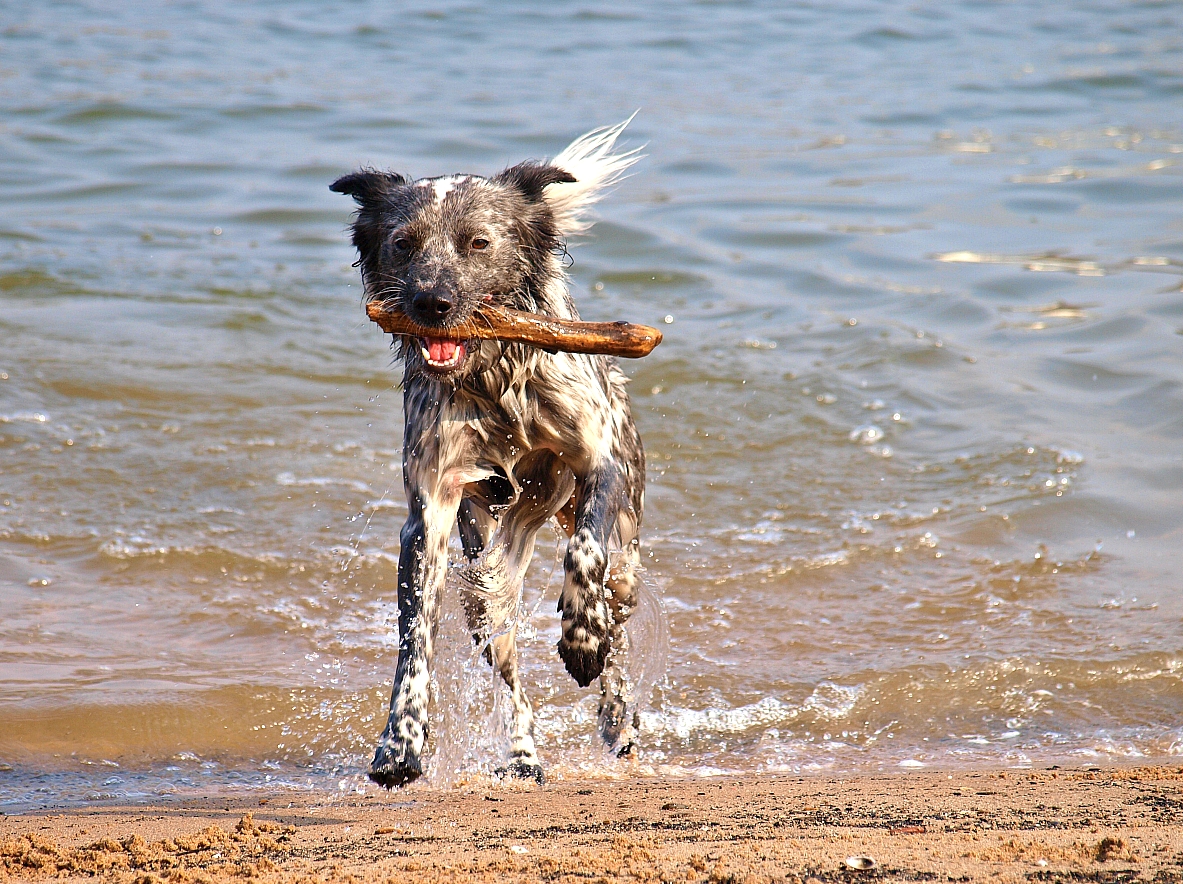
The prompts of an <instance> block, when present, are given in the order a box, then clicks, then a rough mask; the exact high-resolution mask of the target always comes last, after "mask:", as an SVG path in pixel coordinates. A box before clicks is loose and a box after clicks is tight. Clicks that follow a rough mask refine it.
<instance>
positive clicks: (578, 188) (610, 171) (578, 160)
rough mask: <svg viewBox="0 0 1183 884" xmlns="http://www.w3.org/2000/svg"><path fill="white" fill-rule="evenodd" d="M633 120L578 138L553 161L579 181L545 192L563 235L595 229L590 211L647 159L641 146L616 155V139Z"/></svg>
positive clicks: (593, 131)
mask: <svg viewBox="0 0 1183 884" xmlns="http://www.w3.org/2000/svg"><path fill="white" fill-rule="evenodd" d="M633 116H636V114H633ZM632 121H633V117H629V118H628V119H627V120H625V121H624V122H623V123H617V124H616V125H615V126H604V127H602V128H600V129H593V130H592V131H591V132H588V133H587V134H586V135H584V136H582V137H580V138H577V139H575V141H573V142H571V144H569V145H568V146H567V147H565V148H564V149H563V151H562V153H560V154H559V155H558V156H557V157H555V158H554V159H553V160H551V161H550V164H551V165H552V166H556V167H558V168H560V169H563V170H564V171H566V172H570V173H571V174H572V175H573V176H575V179H576V180H575V181H573V182H571V183H559V184H552V185H550V186H549V187H547V188H546V190H545V191H543V198H544V199H545V200H546V201H547V203H548V204H549V205H550V208H551V211H552V212H554V215H555V221H556V222H557V224H558V228H559V233H560V234H561V235H563V236H569V235H571V234H575V233H583V232H584V231H586V230H587V229H588V228H589V227H591V226H592V220H591V219H590V218H588V217H587V215H586V213H587V210H588V209H589V208H590V207H591V206H592V205H594V204H595V203H596V202H598V201H599V200H600V198H601V197H602V196H603V195H604V191H605V190H606V189H607V188H609V187H611V186H612V185H613V184H615V183H616V182H618V181H619V180H620V179H621V178H622V177H623V176H624V173H625V171H627V169H628V168H629V166H631V165H632V164H633V163H635V162H636V161H637V160H639V159H641V157H642V156H643V154H642V153H641V148H639V147H638V148H634V149H633V150H630V151H625V152H624V153H618V154H614V153H612V148H613V147H615V145H616V139H617V138H619V137H620V133H621V132H623V131H624V127H625V126H627V125H628V124H629V123H631V122H632Z"/></svg>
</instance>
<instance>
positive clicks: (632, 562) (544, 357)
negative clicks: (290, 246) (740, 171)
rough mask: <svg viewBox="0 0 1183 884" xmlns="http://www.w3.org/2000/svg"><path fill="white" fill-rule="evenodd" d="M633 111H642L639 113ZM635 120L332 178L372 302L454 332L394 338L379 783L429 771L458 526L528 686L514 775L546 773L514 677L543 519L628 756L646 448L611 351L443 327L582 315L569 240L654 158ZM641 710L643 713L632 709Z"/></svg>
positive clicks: (611, 733) (373, 772) (481, 617)
mask: <svg viewBox="0 0 1183 884" xmlns="http://www.w3.org/2000/svg"><path fill="white" fill-rule="evenodd" d="M626 122H627V121H626ZM625 125H626V123H622V124H620V125H618V126H614V127H610V128H605V129H600V130H596V131H594V132H591V133H589V134H587V135H585V136H584V137H582V138H580V139H578V140H577V141H575V142H574V143H573V144H571V145H570V146H569V147H568V148H566V149H565V150H564V151H563V152H562V153H560V154H559V155H558V156H557V157H555V159H554V160H552V161H550V162H525V163H521V164H520V165H517V166H513V167H511V168H509V169H506V170H505V171H503V172H501V173H500V174H497V175H494V176H492V177H491V178H485V177H482V176H478V175H453V176H449V177H444V178H425V179H420V180H417V181H411V180H408V179H407V178H404V177H403V176H401V175H396V174H394V173H392V172H378V171H373V170H364V169H363V170H362V171H359V172H355V173H353V174H351V175H346V176H344V177H343V178H340V179H338V180H337V181H335V182H334V183H333V184H332V186H331V187H332V190H334V191H336V192H338V193H347V194H349V195H351V196H352V197H353V198H354V199H355V200H356V201H357V203H358V206H359V209H358V212H357V218H356V221H355V222H354V224H353V243H354V245H355V246H357V250H358V254H359V262H358V263H359V266H360V267H361V273H362V280H363V282H364V285H365V291H366V297H367V299H368V300H371V301H392V302H394V303H395V304H396V305H397V306H398V307H400V308H401V309H402V310H403V311H405V312H406V313H407V314H408V315H409V316H410V317H411V318H412V319H414V320H415V321H416V322H417V323H419V324H420V325H422V326H425V327H427V328H438V329H440V331H441V337H439V338H434V337H425V338H421V339H412V338H407V337H396V338H395V341H396V344H397V346H398V348H399V350H398V355H399V357H400V358H401V360H402V362H403V364H404V375H403V410H404V419H405V424H406V428H405V433H404V439H403V482H404V485H405V489H406V495H407V507H408V510H409V515H408V518H407V521H406V524H405V525H404V526H403V529H402V535H401V540H402V550H401V552H400V555H399V565H398V606H399V652H398V666H397V669H396V670H395V675H394V691H393V693H392V695H391V698H390V717H389V720H388V721H387V724H386V729H385V730H384V731H383V732H382V736H381V739H380V741H379V744H378V749H377V752H376V753H375V755H374V761H373V763H372V765H371V766H370V778H371V779H373V780H374V781H375V782H377V783H380V784H381V785H383V786H386V787H388V788H390V787H394V786H401V785H403V784H405V783H408V782H410V781H411V780H414V779H415V778H416V777H418V776H419V775H420V774H421V773H422V772H423V765H422V761H421V759H422V756H423V751H424V745H425V743H426V740H427V732H428V721H427V707H428V699H429V693H430V666H431V656H432V643H433V640H434V634H435V631H436V627H437V624H438V610H439V598H440V593H441V590H442V589H443V586H444V578H445V573H446V571H447V568H448V538H449V535H450V534H451V529H452V525H453V524H457V525H458V527H459V533H460V538H461V541H462V543H463V547H464V552H465V556H466V558H467V560H468V564H467V566H466V568H465V569H464V573H463V579H462V580H461V581H460V582H461V584H462V595H463V602H464V607H465V610H466V612H467V616H468V620H469V626H470V628H471V630H472V632H473V633H474V635H475V636H476V637H477V640H478V641H487V642H488V643H489V644H488V648H487V652H488V656H489V659H490V661H491V662H492V663H493V664H494V665H495V666H496V667H497V669H498V671H499V672H500V673H501V677H502V678H503V679H504V680H505V683H506V685H507V686H508V687H509V690H510V693H511V695H512V698H513V724H512V731H511V745H510V762H509V765H508V768H507V770H508V771H509V772H510V773H512V774H514V775H516V776H519V777H525V778H534V779H536V780H538V781H539V782H541V781H542V779H543V775H542V767H541V765H540V764H539V763H538V756H537V754H536V752H535V747H534V738H533V729H534V714H533V711H532V709H531V708H530V701H529V700H528V699H527V697H526V694H525V692H524V691H523V689H522V685H521V682H520V680H519V677H518V668H517V648H516V645H515V628H514V623H513V612H514V611H515V610H516V606H517V604H518V599H519V593H520V591H521V584H522V577H523V574H524V572H525V570H526V566H527V564H528V563H529V560H530V557H531V555H532V553H533V550H534V538H535V534H536V533H537V531H538V529H539V528H540V527H541V526H542V525H543V524H544V523H545V522H546V521H547V520H548V519H551V518H557V519H558V521H559V523H560V524H561V525H562V526H563V528H564V529H565V530H566V532H567V533H568V534H569V535H570V540H569V541H568V544H567V552H566V556H565V558H564V560H563V570H564V580H563V590H562V595H561V597H560V599H559V611H561V612H562V615H563V624H562V625H563V633H562V638H561V640H560V641H559V643H558V652H559V656H560V657H561V658H562V660H563V662H564V664H565V665H566V668H567V671H568V672H569V673H570V674H571V675H572V676H573V677H574V679H575V681H576V682H578V683H579V684H580V686H584V687H586V686H587V685H589V684H590V683H591V682H592V681H593V680H594V679H596V678H597V677H599V679H600V685H601V690H602V698H601V714H600V734H601V736H602V737H603V739H604V740H605V742H607V743H608V744H609V745H611V746H617V747H618V748H625V749H627V748H628V747H629V746H630V745H631V740H632V737H633V730H634V728H635V710H631V709H629V710H626V708H625V700H624V690H623V674H622V670H623V666H622V661H621V660H620V659H619V657H620V655H619V653H616V652H615V651H617V650H618V649H619V647H620V645H621V634H622V629H623V626H624V622H625V620H626V619H627V618H628V616H629V613H630V611H631V609H632V608H633V607H634V606H635V605H636V601H637V580H638V575H637V567H638V560H639V553H638V539H637V531H638V528H639V526H640V522H641V510H642V504H643V501H644V493H645V492H644V489H645V454H644V451H643V449H642V447H641V439H640V436H639V435H638V434H637V430H636V427H635V426H634V425H633V419H632V414H631V408H630V405H629V398H628V394H627V393H626V392H625V383H626V379H625V376H624V374H623V373H622V372H621V371H620V369H619V367H618V366H617V365H616V363H615V360H613V359H609V358H605V357H602V356H583V355H573V354H570V353H565V352H559V353H547V352H544V351H542V350H539V349H537V348H533V347H529V346H526V345H521V344H505V343H501V342H497V341H480V340H466V341H460V342H455V341H451V340H449V339H448V338H446V337H444V336H443V332H444V330H446V329H448V328H449V327H453V326H456V325H459V324H461V323H463V322H465V321H466V320H467V319H469V317H470V316H472V314H473V312H474V310H476V309H477V308H479V307H480V306H481V305H482V304H485V303H492V304H497V305H502V306H507V307H512V308H515V309H518V310H526V311H529V312H531V313H539V314H543V315H548V316H555V317H562V318H572V319H574V318H578V314H577V313H576V310H575V305H574V303H573V302H572V300H571V295H570V293H569V292H568V288H567V277H566V274H565V273H564V270H563V263H562V257H563V255H564V254H565V238H566V237H567V236H569V235H571V234H577V233H581V232H583V231H584V230H586V229H587V228H588V227H590V226H591V222H590V221H589V220H588V218H587V216H586V211H587V209H588V207H589V206H590V205H591V204H592V203H594V202H595V201H596V200H597V199H598V198H599V197H600V196H601V195H602V194H603V191H604V188H605V187H607V186H608V185H610V184H612V183H613V182H614V181H616V180H618V179H619V178H620V176H621V174H622V173H623V172H624V170H625V169H627V168H628V167H629V166H630V165H631V164H632V163H633V162H635V161H636V160H637V159H638V158H639V157H638V155H637V152H636V151H630V152H627V153H613V148H614V145H615V142H616V139H617V137H618V136H619V135H620V133H621V131H622V130H623V129H624V126H625ZM626 719H632V720H626Z"/></svg>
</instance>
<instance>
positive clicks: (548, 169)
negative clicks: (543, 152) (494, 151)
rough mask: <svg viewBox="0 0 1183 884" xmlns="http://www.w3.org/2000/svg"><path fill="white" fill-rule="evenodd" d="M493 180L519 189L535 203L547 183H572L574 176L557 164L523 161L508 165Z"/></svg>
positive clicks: (540, 197)
mask: <svg viewBox="0 0 1183 884" xmlns="http://www.w3.org/2000/svg"><path fill="white" fill-rule="evenodd" d="M493 180H494V181H495V182H497V183H498V184H504V185H506V186H507V187H512V188H515V189H516V190H519V191H521V193H522V194H523V195H525V197H526V199H528V200H529V201H530V202H532V203H535V202H538V200H540V199H542V191H543V190H544V189H545V188H546V186H547V185H548V184H572V183H574V181H575V176H574V175H572V174H571V173H570V172H568V171H567V170H565V169H560V168H559V167H558V166H550V165H546V164H544V163H535V162H525V163H518V164H517V165H516V166H510V167H509V168H508V169H506V170H505V171H504V172H502V173H500V174H499V175H497V176H496V177H494V178H493Z"/></svg>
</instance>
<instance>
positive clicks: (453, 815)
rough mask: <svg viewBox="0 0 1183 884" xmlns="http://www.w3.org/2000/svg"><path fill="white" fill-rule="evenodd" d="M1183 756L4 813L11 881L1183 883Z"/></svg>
mask: <svg viewBox="0 0 1183 884" xmlns="http://www.w3.org/2000/svg"><path fill="white" fill-rule="evenodd" d="M1181 793H1183V767H1178V766H1173V765H1172V766H1154V767H1136V768H1118V769H1100V770H1089V769H1081V768H1071V769H1070V768H1065V769H1055V768H1053V769H1043V770H1032V771H1019V770H994V771H971V772H964V771H963V772H954V773H947V772H914V773H906V774H897V775H883V776H854V777H844V778H828V777H822V776H816V777H781V776H746V777H738V778H725V779H724V778H718V779H716V778H706V779H694V780H679V781H670V780H661V779H646V778H637V779H631V780H623V781H621V780H614V781H604V780H596V781H568V782H561V783H556V784H553V785H546V786H543V787H534V786H517V785H512V786H507V785H502V784H499V783H481V784H479V785H473V786H470V787H465V788H459V789H453V790H448V791H442V790H432V789H427V788H414V787H413V788H411V789H408V790H405V791H402V792H394V793H389V794H388V793H370V794H366V795H357V796H353V797H349V798H342V799H333V800H332V801H326V800H325V798H324V796H323V795H322V796H316V797H309V796H301V797H293V796H292V795H291V794H290V793H276V794H273V795H271V796H268V797H252V798H250V799H243V798H230V799H210V800H204V801H184V802H177V803H171V802H163V803H158V804H153V805H123V806H90V807H80V808H76V809H71V810H66V811H64V812H45V813H35V814H27V815H19V816H8V817H3V818H0V880H5V881H9V880H16V881H41V880H47V879H51V878H53V879H58V880H61V879H66V880H75V879H79V880H81V879H88V880H94V879H96V878H97V879H99V880H108V881H121V882H123V881H127V882H132V881H135V882H151V881H176V882H182V881H210V882H215V881H231V880H242V879H244V878H251V879H257V880H260V881H308V882H315V881H356V882H370V881H378V882H386V881H416V882H429V881H456V882H465V881H481V882H484V881H499V882H500V881H556V882H577V881H578V882H584V881H596V882H599V881H603V882H616V881H671V882H672V881H707V882H780V881H794V882H795V881H814V882H823V881H857V880H877V881H897V880H899V881H904V880H907V881H970V880H974V881H978V880H991V881H1049V880H1055V881H1105V882H1116V881H1121V882H1125V881H1155V882H1174V881H1183V794H1181Z"/></svg>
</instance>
